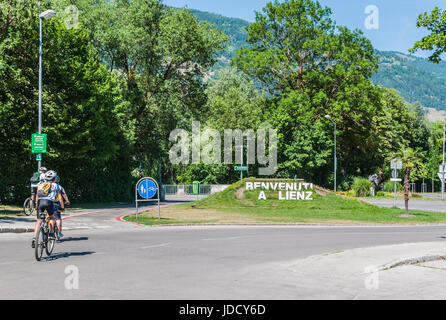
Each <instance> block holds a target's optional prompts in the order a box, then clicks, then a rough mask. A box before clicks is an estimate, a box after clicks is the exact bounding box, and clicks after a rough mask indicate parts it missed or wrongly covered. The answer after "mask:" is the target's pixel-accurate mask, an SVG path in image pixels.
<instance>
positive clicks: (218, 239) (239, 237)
mask: <svg viewBox="0 0 446 320" xmlns="http://www.w3.org/2000/svg"><path fill="white" fill-rule="evenodd" d="M252 237H253V236H238V237H227V238H210V239H201V240H202V241H220V240H238V239H243V238H252Z"/></svg>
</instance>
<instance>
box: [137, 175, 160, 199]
mask: <svg viewBox="0 0 446 320" xmlns="http://www.w3.org/2000/svg"><path fill="white" fill-rule="evenodd" d="M156 191H157V186H156V184H155V183H154V182H153V181H152V180H148V179H147V180H142V181H141V182H140V183H139V184H138V194H139V195H140V197H141V198H144V199H152V198H153V197H154V196H155V194H156Z"/></svg>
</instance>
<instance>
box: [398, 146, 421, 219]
mask: <svg viewBox="0 0 446 320" xmlns="http://www.w3.org/2000/svg"><path fill="white" fill-rule="evenodd" d="M396 156H398V157H399V158H401V160H402V161H403V166H404V167H403V169H404V205H405V208H406V213H405V214H404V215H403V217H406V218H410V217H413V216H412V215H410V214H409V194H410V179H411V173H412V171H413V170H414V169H415V168H416V167H420V166H422V164H421V162H420V155H419V153H418V152H417V151H416V150H413V149H411V148H407V149H404V150H401V151H400V152H399V153H398V154H397V155H396Z"/></svg>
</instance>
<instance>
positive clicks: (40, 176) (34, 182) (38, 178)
mask: <svg viewBox="0 0 446 320" xmlns="http://www.w3.org/2000/svg"><path fill="white" fill-rule="evenodd" d="M47 171H48V169H47V168H45V167H41V168H40V169H39V171H38V172H36V173H34V174H33V176H32V177H31V179H30V180H29V182H30V183H31V208H35V207H36V206H37V203H36V193H37V187H38V186H39V184H41V183H42V182H44V181H45V173H46V172H47Z"/></svg>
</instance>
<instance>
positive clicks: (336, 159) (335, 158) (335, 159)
mask: <svg viewBox="0 0 446 320" xmlns="http://www.w3.org/2000/svg"><path fill="white" fill-rule="evenodd" d="M325 118H326V119H328V120H330V121H331V122H333V125H334V192H335V193H336V191H337V180H336V175H337V174H336V173H337V169H338V158H337V156H336V122H335V121H334V120H333V119H332V118H331V116H330V115H326V116H325Z"/></svg>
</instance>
